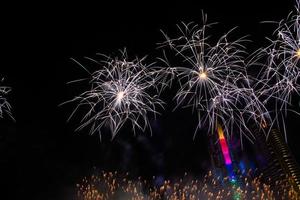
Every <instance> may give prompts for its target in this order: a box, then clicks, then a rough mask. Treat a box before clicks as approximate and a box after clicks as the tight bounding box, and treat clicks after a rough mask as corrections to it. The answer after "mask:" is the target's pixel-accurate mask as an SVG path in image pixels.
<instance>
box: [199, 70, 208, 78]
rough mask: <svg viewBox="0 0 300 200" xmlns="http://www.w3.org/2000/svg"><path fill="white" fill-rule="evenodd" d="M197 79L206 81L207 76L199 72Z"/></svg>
mask: <svg viewBox="0 0 300 200" xmlns="http://www.w3.org/2000/svg"><path fill="white" fill-rule="evenodd" d="M199 78H200V79H207V74H206V72H200V73H199Z"/></svg>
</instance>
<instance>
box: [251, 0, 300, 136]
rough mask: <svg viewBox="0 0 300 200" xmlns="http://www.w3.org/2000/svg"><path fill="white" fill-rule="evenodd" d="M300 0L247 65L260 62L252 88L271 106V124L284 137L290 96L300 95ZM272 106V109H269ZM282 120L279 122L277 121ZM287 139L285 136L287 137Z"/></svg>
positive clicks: (256, 64)
mask: <svg viewBox="0 0 300 200" xmlns="http://www.w3.org/2000/svg"><path fill="white" fill-rule="evenodd" d="M299 8H300V1H299V0H297V6H296V11H294V12H291V13H290V14H289V15H288V17H287V19H285V20H282V21H280V22H279V23H278V28H277V29H276V30H275V31H274V35H276V39H274V40H273V39H270V38H269V39H268V40H269V41H270V45H269V46H267V47H266V48H261V49H259V50H257V51H256V52H255V53H254V54H253V55H254V56H253V58H252V59H251V60H250V62H249V63H250V64H249V66H250V67H253V66H254V67H255V66H259V67H260V68H261V69H260V72H259V73H258V74H257V76H256V78H255V82H256V84H254V86H253V87H254V88H255V90H256V91H257V96H258V98H259V99H261V101H262V102H264V104H265V105H267V106H268V107H270V106H271V105H274V106H272V107H273V109H272V110H273V112H274V115H273V116H272V118H273V119H272V121H271V123H270V124H269V125H270V127H272V126H274V125H276V126H278V127H280V126H282V128H283V130H284V134H285V137H286V129H285V116H286V115H287V112H289V111H292V112H294V113H296V114H299V113H297V112H296V111H294V110H292V109H290V106H291V101H292V96H293V95H294V94H296V95H298V96H300V66H299V64H300V63H299V59H300V10H299ZM270 110H271V109H270ZM280 122H281V123H280ZM286 140H287V138H286Z"/></svg>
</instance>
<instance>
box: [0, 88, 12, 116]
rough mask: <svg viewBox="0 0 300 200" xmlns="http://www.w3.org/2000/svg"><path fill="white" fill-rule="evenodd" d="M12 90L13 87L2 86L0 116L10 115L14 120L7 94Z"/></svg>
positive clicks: (0, 91) (0, 89)
mask: <svg viewBox="0 0 300 200" xmlns="http://www.w3.org/2000/svg"><path fill="white" fill-rule="evenodd" d="M10 92H11V87H8V86H0V118H4V117H5V116H4V115H8V116H9V117H10V118H11V119H13V120H14V117H13V116H12V112H11V105H10V103H9V102H8V100H7V95H8V94H9V93H10Z"/></svg>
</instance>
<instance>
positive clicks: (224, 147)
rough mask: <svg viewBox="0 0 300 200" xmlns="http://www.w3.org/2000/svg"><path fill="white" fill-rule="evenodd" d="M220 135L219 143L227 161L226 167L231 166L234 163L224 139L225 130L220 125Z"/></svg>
mask: <svg viewBox="0 0 300 200" xmlns="http://www.w3.org/2000/svg"><path fill="white" fill-rule="evenodd" d="M218 134H219V141H220V145H221V149H222V154H223V158H224V160H225V164H226V165H231V164H232V161H231V158H230V154H229V148H228V145H227V142H226V139H225V137H224V132H223V129H222V127H221V126H220V125H218Z"/></svg>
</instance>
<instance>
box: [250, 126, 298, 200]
mask: <svg viewBox="0 0 300 200" xmlns="http://www.w3.org/2000/svg"><path fill="white" fill-rule="evenodd" d="M255 135H256V147H257V155H258V157H257V161H258V164H259V168H260V169H261V171H262V172H263V177H264V179H265V180H269V181H270V184H271V186H272V187H273V188H274V190H276V191H277V193H278V194H283V193H284V190H285V189H286V190H287V188H293V191H294V192H296V193H297V194H299V195H300V170H299V166H298V164H297V162H296V160H295V158H294V156H293V155H292V154H291V151H290V149H289V147H288V145H287V144H286V143H285V141H284V139H283V137H282V136H281V134H280V132H279V131H277V130H275V129H272V131H271V132H270V135H269V138H268V140H266V139H265V137H264V135H262V134H259V132H258V131H256V132H255ZM284 185H285V186H286V187H283V186H284Z"/></svg>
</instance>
